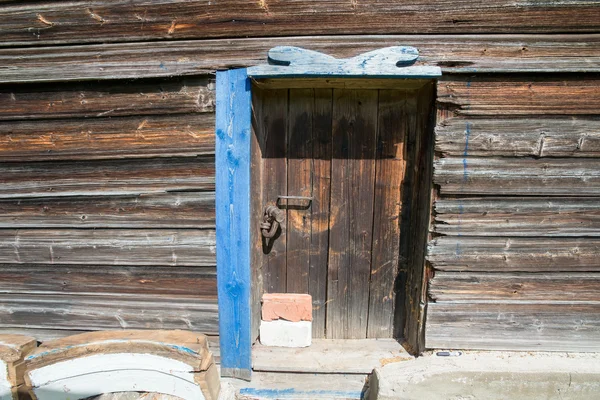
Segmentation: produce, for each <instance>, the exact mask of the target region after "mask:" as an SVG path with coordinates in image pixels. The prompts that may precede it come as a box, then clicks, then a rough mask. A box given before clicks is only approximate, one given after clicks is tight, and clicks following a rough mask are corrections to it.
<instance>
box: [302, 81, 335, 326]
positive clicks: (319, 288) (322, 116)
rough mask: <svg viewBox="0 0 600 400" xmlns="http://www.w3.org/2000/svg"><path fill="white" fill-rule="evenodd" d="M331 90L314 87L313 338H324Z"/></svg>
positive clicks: (311, 270) (310, 274)
mask: <svg viewBox="0 0 600 400" xmlns="http://www.w3.org/2000/svg"><path fill="white" fill-rule="evenodd" d="M332 96H333V91H332V90H331V89H315V90H314V114H313V142H312V147H313V173H312V195H313V201H312V205H311V222H312V224H311V237H310V244H311V248H310V269H309V276H310V279H309V282H308V292H309V293H310V295H311V296H312V299H313V324H312V327H313V337H314V338H324V337H325V315H326V314H325V313H326V308H327V304H326V303H327V258H328V254H329V196H330V190H331V112H332Z"/></svg>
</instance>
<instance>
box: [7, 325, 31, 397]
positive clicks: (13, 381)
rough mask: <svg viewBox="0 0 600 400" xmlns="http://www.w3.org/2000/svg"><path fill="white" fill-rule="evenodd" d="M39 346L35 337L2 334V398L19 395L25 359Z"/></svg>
mask: <svg viewBox="0 0 600 400" xmlns="http://www.w3.org/2000/svg"><path fill="white" fill-rule="evenodd" d="M36 346H37V342H36V340H35V338H32V337H29V336H22V335H0V400H12V399H13V398H14V399H16V398H17V397H18V392H19V390H20V387H21V386H22V384H23V382H24V381H23V367H24V362H23V359H24V358H25V356H26V355H27V354H28V353H29V352H31V351H32V350H33V349H35V347H36Z"/></svg>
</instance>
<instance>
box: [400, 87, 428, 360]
mask: <svg viewBox="0 0 600 400" xmlns="http://www.w3.org/2000/svg"><path fill="white" fill-rule="evenodd" d="M434 101H435V85H434V83H433V82H431V83H429V84H428V85H426V86H424V87H423V88H421V89H420V90H419V91H418V92H417V93H416V99H415V102H413V103H412V104H411V102H409V104H410V105H409V110H414V111H413V113H414V117H413V119H409V131H408V140H407V144H408V149H409V151H410V152H411V153H412V156H411V158H412V160H410V162H409V164H408V165H407V170H408V171H409V172H410V173H411V174H412V177H410V181H409V182H410V189H409V190H408V193H407V194H408V195H409V197H408V200H405V201H406V203H407V204H408V213H407V214H408V215H407V222H408V227H409V228H408V234H404V233H403V234H402V235H401V240H402V237H404V238H406V239H405V244H404V245H403V243H402V241H401V247H400V248H401V251H405V253H402V252H401V257H402V256H404V257H405V259H406V269H405V271H406V272H405V274H406V275H405V279H404V283H405V285H404V290H405V293H404V295H403V296H401V297H400V299H401V300H404V308H405V310H404V313H401V314H399V313H398V312H396V315H397V317H396V318H397V322H396V325H397V326H399V327H404V332H401V333H399V334H398V335H397V336H399V337H403V338H404V339H405V340H406V345H407V346H408V348H409V349H410V352H411V353H413V354H419V353H420V352H422V351H423V349H424V348H425V347H424V331H425V327H424V321H425V305H426V304H427V293H426V287H427V280H428V278H429V276H428V274H427V265H426V260H425V256H426V247H427V241H428V239H429V238H428V236H427V232H428V231H429V224H430V210H431V190H432V173H433V172H432V167H433V156H434V154H433V153H434V151H433V149H434V143H433V141H434V134H433V128H434V124H435V122H434ZM407 175H410V174H407ZM401 278H403V277H402V276H401ZM402 322H404V323H402Z"/></svg>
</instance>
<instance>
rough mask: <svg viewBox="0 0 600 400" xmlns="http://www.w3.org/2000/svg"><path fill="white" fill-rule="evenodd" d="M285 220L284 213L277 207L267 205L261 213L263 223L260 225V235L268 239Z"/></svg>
mask: <svg viewBox="0 0 600 400" xmlns="http://www.w3.org/2000/svg"><path fill="white" fill-rule="evenodd" d="M284 220H285V212H284V211H283V210H280V209H279V208H278V207H277V206H274V205H268V206H266V207H265V210H264V212H263V222H261V224H260V231H261V233H262V235H263V236H264V237H265V238H267V239H270V238H272V237H273V236H275V234H276V233H277V228H279V225H281V223H282V222H283V221H284Z"/></svg>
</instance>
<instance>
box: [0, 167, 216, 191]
mask: <svg viewBox="0 0 600 400" xmlns="http://www.w3.org/2000/svg"><path fill="white" fill-rule="evenodd" d="M0 177H1V178H0V182H1V183H2V184H1V185H0V198H19V197H21V198H22V197H56V196H89V195H107V194H110V195H128V194H140V193H162V192H165V191H181V190H196V191H198V190H206V191H212V190H214V179H215V167H214V158H213V157H200V158H194V157H193V158H171V159H167V158H165V159H140V160H136V161H135V162H131V161H128V160H119V161H111V160H104V161H72V162H36V163H2V164H0Z"/></svg>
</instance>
